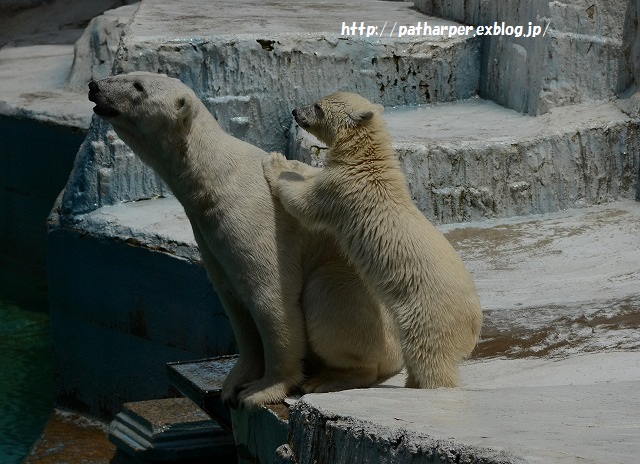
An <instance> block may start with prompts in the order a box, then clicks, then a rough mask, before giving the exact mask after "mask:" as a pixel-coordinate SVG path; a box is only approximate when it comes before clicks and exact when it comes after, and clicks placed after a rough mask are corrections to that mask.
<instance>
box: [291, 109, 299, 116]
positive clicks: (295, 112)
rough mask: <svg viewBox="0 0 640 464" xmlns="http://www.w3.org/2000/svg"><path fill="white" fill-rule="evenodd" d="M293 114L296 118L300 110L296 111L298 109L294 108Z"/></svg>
mask: <svg viewBox="0 0 640 464" xmlns="http://www.w3.org/2000/svg"><path fill="white" fill-rule="evenodd" d="M291 115H292V116H293V117H294V118H295V117H296V116H298V112H297V111H296V109H295V108H294V109H293V111H291Z"/></svg>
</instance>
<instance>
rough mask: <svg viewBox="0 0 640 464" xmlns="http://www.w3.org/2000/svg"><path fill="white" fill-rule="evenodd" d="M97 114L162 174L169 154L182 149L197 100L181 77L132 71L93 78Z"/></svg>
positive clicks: (92, 96) (91, 89)
mask: <svg viewBox="0 0 640 464" xmlns="http://www.w3.org/2000/svg"><path fill="white" fill-rule="evenodd" d="M89 100H91V101H92V102H94V103H95V104H96V105H95V107H94V108H93V111H94V113H95V114H97V115H98V116H99V117H100V118H102V119H104V120H105V121H107V122H109V123H110V124H111V125H112V126H113V128H114V130H115V131H116V133H117V134H118V136H119V137H120V138H121V139H122V140H123V141H124V142H125V143H126V144H127V145H129V147H131V149H132V150H133V151H134V152H135V153H136V154H137V155H138V156H140V158H141V159H142V161H144V162H145V163H147V164H148V165H150V166H151V167H152V168H154V169H156V170H158V171H159V172H160V174H162V172H161V171H162V170H163V168H165V167H166V166H167V160H166V159H159V158H167V157H175V156H176V154H177V153H180V152H181V151H183V150H184V146H185V143H186V140H187V135H188V134H189V132H190V130H191V125H192V122H193V120H194V117H195V115H196V112H197V111H198V109H199V103H200V102H199V100H198V98H197V97H196V95H195V94H194V93H193V91H192V90H191V89H189V88H188V87H187V86H186V85H184V84H183V83H182V82H180V81H179V80H178V79H173V78H170V77H168V76H166V75H163V74H153V73H147V72H133V73H130V74H120V75H118V76H112V77H107V78H105V79H101V80H99V81H91V82H89Z"/></svg>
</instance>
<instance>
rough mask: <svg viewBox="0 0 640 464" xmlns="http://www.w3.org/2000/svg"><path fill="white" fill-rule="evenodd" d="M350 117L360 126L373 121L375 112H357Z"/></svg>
mask: <svg viewBox="0 0 640 464" xmlns="http://www.w3.org/2000/svg"><path fill="white" fill-rule="evenodd" d="M349 117H350V118H351V119H352V120H353V122H355V123H356V124H360V123H361V122H365V121H368V120H369V119H371V118H372V117H373V111H370V110H362V111H355V112H353V113H351V114H350V115H349Z"/></svg>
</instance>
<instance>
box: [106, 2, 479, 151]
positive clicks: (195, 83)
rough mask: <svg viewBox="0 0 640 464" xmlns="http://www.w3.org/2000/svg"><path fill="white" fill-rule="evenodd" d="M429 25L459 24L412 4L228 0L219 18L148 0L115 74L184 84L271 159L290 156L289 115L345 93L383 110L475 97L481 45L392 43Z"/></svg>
mask: <svg viewBox="0 0 640 464" xmlns="http://www.w3.org/2000/svg"><path fill="white" fill-rule="evenodd" d="M354 12H358V13H357V16H354ZM176 18H180V20H178V21H177V20H176ZM246 18H251V21H247V19H246ZM355 20H357V23H358V24H359V23H360V21H363V22H364V23H365V24H368V25H374V26H378V27H379V31H380V32H382V29H383V26H384V24H385V22H387V23H388V24H387V28H386V30H387V32H386V33H385V34H384V35H381V36H372V37H368V38H367V37H363V36H360V35H356V36H353V35H350V36H347V35H342V34H341V26H342V23H343V22H345V23H348V24H349V25H351V24H352V23H353V21H355ZM424 21H428V22H429V23H430V24H433V25H445V24H446V25H454V24H455V23H453V22H450V21H445V20H441V19H437V18H433V17H429V16H426V15H424V14H422V13H419V12H417V11H416V10H414V9H412V8H411V7H410V4H408V3H405V2H388V1H372V0H359V1H357V2H349V3H348V4H345V3H344V2H339V1H335V0H322V1H298V2H296V4H295V7H294V8H292V7H291V6H290V3H289V2H285V1H276V2H268V3H261V4H259V6H258V4H256V2H255V1H251V0H242V1H231V0H228V1H223V2H218V3H217V7H216V9H215V11H214V10H211V8H210V7H209V4H208V3H207V2H205V1H203V0H199V1H195V2H180V3H176V2H172V1H170V0H147V1H145V2H143V3H142V5H141V6H140V8H139V10H138V11H137V13H136V14H135V16H134V18H133V21H132V22H131V23H130V25H129V30H128V32H127V33H126V34H125V35H124V36H123V42H122V47H121V49H120V51H119V53H118V56H117V59H116V63H115V67H114V70H115V71H116V72H117V73H120V72H129V71H134V70H144V71H152V72H164V73H167V74H169V75H171V76H176V77H180V78H181V79H182V80H183V81H184V82H185V83H186V84H187V85H189V86H190V87H191V88H192V89H194V91H195V92H196V94H198V95H200V96H201V98H202V99H203V101H205V103H207V104H208V105H209V107H210V110H211V111H212V112H213V113H214V115H215V116H216V117H217V119H218V121H219V122H220V124H221V126H222V127H223V129H225V130H227V131H228V132H230V133H232V134H233V135H235V136H237V137H240V138H243V139H245V140H247V141H248V142H251V143H254V144H256V145H258V146H260V147H262V148H264V149H265V150H279V151H282V150H283V148H284V145H285V140H286V137H287V132H288V129H289V121H290V120H291V118H290V113H291V108H292V107H294V106H296V105H300V104H302V103H304V102H307V101H311V100H313V99H316V98H318V97H320V96H322V95H326V94H329V93H332V92H334V91H336V90H339V89H342V90H350V91H354V92H358V93H360V94H362V95H364V96H366V97H368V98H370V99H372V100H375V101H376V102H378V103H382V104H383V105H385V106H395V105H407V104H411V105H415V104H419V103H429V102H440V101H451V100H457V99H460V98H469V97H471V96H473V95H475V94H476V93H477V89H478V78H479V62H478V58H479V40H477V39H474V38H472V37H469V38H467V37H464V36H463V37H459V36H458V37H452V38H448V37H443V36H433V37H432V36H429V35H426V36H420V37H403V38H398V37H397V35H396V36H394V37H389V36H388V35H387V34H390V31H391V30H392V25H393V24H394V22H397V23H398V24H401V25H414V24H416V23H418V22H424ZM256 25H258V26H256ZM158 31H162V33H161V34H160V33H159V32H158Z"/></svg>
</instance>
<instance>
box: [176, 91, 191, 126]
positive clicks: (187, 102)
mask: <svg viewBox="0 0 640 464" xmlns="http://www.w3.org/2000/svg"><path fill="white" fill-rule="evenodd" d="M175 104H176V110H177V112H178V124H179V125H180V127H182V128H183V129H184V130H185V131H187V132H188V131H189V129H190V128H191V122H192V121H193V103H192V102H191V97H190V96H189V95H188V94H186V93H185V94H182V95H180V96H179V97H177V98H176V103H175Z"/></svg>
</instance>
